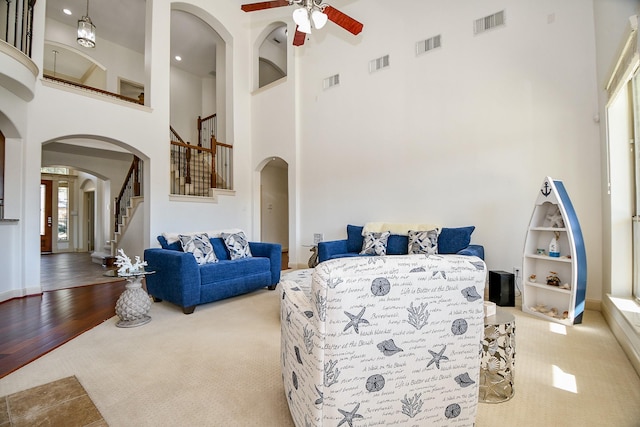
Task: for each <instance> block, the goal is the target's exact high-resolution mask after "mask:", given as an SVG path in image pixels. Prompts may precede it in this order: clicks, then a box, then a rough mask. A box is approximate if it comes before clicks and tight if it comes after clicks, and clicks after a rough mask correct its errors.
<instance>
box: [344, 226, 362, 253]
mask: <svg viewBox="0 0 640 427" xmlns="http://www.w3.org/2000/svg"><path fill="white" fill-rule="evenodd" d="M363 228H364V227H360V226H357V225H347V250H348V251H349V252H360V251H361V250H362V242H363V240H364V237H362V229H363Z"/></svg>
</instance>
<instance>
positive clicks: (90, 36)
mask: <svg viewBox="0 0 640 427" xmlns="http://www.w3.org/2000/svg"><path fill="white" fill-rule="evenodd" d="M77 40H78V44H79V45H80V46H84V47H95V46H96V26H95V25H93V22H91V18H89V0H87V14H86V15H85V16H83V17H82V18H80V19H78V39H77Z"/></svg>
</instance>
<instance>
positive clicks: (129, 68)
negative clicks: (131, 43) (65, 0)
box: [33, 19, 145, 93]
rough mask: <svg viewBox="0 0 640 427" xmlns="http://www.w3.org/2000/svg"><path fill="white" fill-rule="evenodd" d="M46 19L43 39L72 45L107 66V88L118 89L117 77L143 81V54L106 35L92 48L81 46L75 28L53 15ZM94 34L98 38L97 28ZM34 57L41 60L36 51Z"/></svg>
mask: <svg viewBox="0 0 640 427" xmlns="http://www.w3.org/2000/svg"><path fill="white" fill-rule="evenodd" d="M46 23H47V24H46V28H45V39H46V40H51V41H56V42H59V43H63V44H66V45H67V46H69V47H70V48H71V49H74V50H77V51H79V52H81V53H82V54H85V55H88V56H90V57H91V58H93V59H94V60H95V61H97V62H98V63H100V64H101V65H103V66H105V67H106V68H107V69H106V74H107V82H106V83H107V85H106V90H107V91H109V92H114V93H120V92H119V90H118V78H119V77H122V78H125V79H127V80H129V81H133V82H136V83H140V84H143V85H144V82H145V76H144V54H142V53H140V52H136V51H134V50H131V49H128V48H126V47H123V46H121V45H118V44H115V43H112V42H110V41H109V40H106V39H99V40H100V41H99V42H98V43H96V47H95V48H92V49H84V48H81V47H78V46H79V45H78V43H77V42H76V34H77V30H76V28H74V27H70V26H68V25H64V24H62V23H60V22H58V21H55V20H53V19H47V21H46ZM97 34H98V35H97V37H98V38H99V37H100V35H99V34H100V29H99V28H98V29H97ZM45 54H46V55H48V54H50V52H45ZM33 59H34V61H38V62H39V61H41V59H40V58H37V57H36V56H35V55H34V56H33ZM63 60H64V58H58V61H63ZM40 69H42V67H40Z"/></svg>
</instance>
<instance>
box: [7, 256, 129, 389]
mask: <svg viewBox="0 0 640 427" xmlns="http://www.w3.org/2000/svg"><path fill="white" fill-rule="evenodd" d="M103 273H104V269H103V267H101V266H100V265H98V264H95V263H92V262H91V258H90V257H89V255H88V254H53V255H43V256H42V257H41V276H43V279H44V281H43V282H42V283H43V288H45V286H44V284H45V283H47V286H49V287H69V288H68V289H59V290H48V291H45V292H43V293H42V294H41V295H34V296H27V297H23V298H15V299H12V300H9V301H5V302H2V303H0V378H2V377H4V376H6V375H8V374H9V373H11V372H13V371H15V370H16V369H18V368H20V367H22V366H24V365H26V364H27V363H29V362H31V361H33V360H35V359H37V358H38V357H40V356H42V355H44V354H46V353H48V352H49V351H51V350H53V349H55V348H56V347H58V346H60V345H62V344H64V343H65V342H67V341H69V340H70V339H72V338H74V337H76V336H78V335H80V334H81V333H83V332H85V331H87V330H89V329H91V328H93V327H94V326H96V325H99V324H100V323H102V322H104V321H105V320H107V319H109V318H111V317H112V316H114V315H115V304H116V301H117V299H118V297H119V296H120V294H122V292H123V291H124V289H125V284H126V281H118V280H117V279H116V281H114V279H109V282H108V283H101V284H93V283H96V281H103V280H105V279H107V278H106V277H103V276H102V274H103ZM92 284H93V285H92ZM83 285H84V286H83ZM86 285H91V286H86Z"/></svg>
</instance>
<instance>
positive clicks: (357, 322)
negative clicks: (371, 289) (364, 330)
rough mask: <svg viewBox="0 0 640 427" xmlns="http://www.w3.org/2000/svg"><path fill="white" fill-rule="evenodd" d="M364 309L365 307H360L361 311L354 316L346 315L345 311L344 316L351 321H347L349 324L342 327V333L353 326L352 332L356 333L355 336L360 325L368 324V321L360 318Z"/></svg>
mask: <svg viewBox="0 0 640 427" xmlns="http://www.w3.org/2000/svg"><path fill="white" fill-rule="evenodd" d="M366 308H367V307H362V310H360V313H358V314H355V315H354V314H351V313H347V312H346V311H345V312H344V314H346V315H347V316H349V319H351V320H349V323H347V326H345V327H344V329H343V332H346V331H347V329H349V328H350V327H352V326H353V330H354V331H356V334H359V333H360V331H359V329H358V328H359V326H360V323H364V324H366V325H368V324H369V321H368V320H367V319H363V318H362V316H363V315H364V310H365V309H366Z"/></svg>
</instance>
